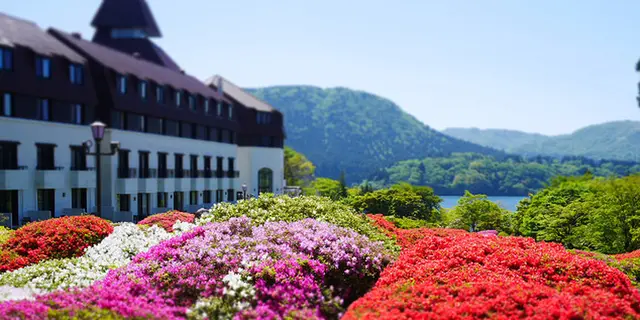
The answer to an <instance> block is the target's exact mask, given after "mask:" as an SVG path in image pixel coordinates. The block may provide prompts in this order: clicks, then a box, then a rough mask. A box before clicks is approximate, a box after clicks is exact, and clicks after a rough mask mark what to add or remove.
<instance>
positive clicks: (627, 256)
mask: <svg viewBox="0 0 640 320" xmlns="http://www.w3.org/2000/svg"><path fill="white" fill-rule="evenodd" d="M613 257H614V258H616V259H617V260H618V261H623V260H629V259H638V258H640V250H636V251H631V252H627V253H622V254H616V255H614V256H613Z"/></svg>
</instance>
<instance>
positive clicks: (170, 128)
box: [164, 120, 180, 137]
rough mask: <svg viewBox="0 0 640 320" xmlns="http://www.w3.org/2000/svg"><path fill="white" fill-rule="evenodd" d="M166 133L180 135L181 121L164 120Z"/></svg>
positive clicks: (174, 135)
mask: <svg viewBox="0 0 640 320" xmlns="http://www.w3.org/2000/svg"><path fill="white" fill-rule="evenodd" d="M164 134H166V135H168V136H173V137H179V136H180V123H178V122H176V121H173V120H165V121H164Z"/></svg>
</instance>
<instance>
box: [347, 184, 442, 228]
mask: <svg viewBox="0 0 640 320" xmlns="http://www.w3.org/2000/svg"><path fill="white" fill-rule="evenodd" d="M441 201H442V199H441V198H440V197H438V196H436V195H434V193H433V190H432V189H431V188H429V187H416V186H411V185H409V184H398V185H395V186H392V187H391V188H390V189H381V190H376V191H373V192H368V193H366V194H362V195H359V196H353V197H350V198H348V199H346V200H345V203H348V204H349V205H351V206H352V207H353V208H354V209H356V210H357V211H366V212H368V213H373V214H377V213H381V214H383V215H385V216H395V217H407V218H413V219H421V220H427V221H430V222H436V221H438V220H440V214H439V211H438V209H439V206H440V202H441Z"/></svg>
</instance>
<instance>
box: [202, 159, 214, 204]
mask: <svg viewBox="0 0 640 320" xmlns="http://www.w3.org/2000/svg"><path fill="white" fill-rule="evenodd" d="M211 176H212V174H211V156H204V177H205V178H211ZM205 202H207V201H205Z"/></svg>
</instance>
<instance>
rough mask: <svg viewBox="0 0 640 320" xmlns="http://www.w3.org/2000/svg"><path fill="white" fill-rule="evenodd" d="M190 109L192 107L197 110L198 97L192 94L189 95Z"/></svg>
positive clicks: (192, 109)
mask: <svg viewBox="0 0 640 320" xmlns="http://www.w3.org/2000/svg"><path fill="white" fill-rule="evenodd" d="M188 99H189V109H191V111H193V112H195V111H196V97H195V96H194V95H192V94H190V95H189V98H188Z"/></svg>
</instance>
